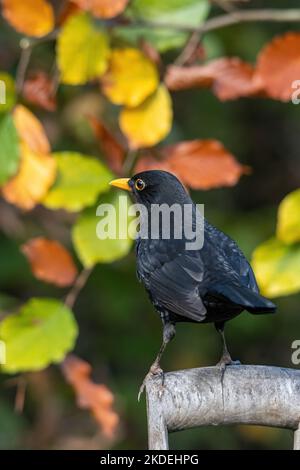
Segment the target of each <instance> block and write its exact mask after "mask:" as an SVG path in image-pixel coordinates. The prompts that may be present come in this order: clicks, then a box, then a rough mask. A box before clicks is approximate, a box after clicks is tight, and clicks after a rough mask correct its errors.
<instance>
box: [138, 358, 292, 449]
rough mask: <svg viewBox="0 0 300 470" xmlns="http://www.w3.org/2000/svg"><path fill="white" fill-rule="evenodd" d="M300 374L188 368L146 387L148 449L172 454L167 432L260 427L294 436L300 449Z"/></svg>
mask: <svg viewBox="0 0 300 470" xmlns="http://www.w3.org/2000/svg"><path fill="white" fill-rule="evenodd" d="M299 390H300V370H295V369H284V368H281V367H269V366H243V365H241V366H229V367H227V368H226V369H225V372H224V375H223V376H222V371H221V370H220V369H219V368H218V367H204V368H200V369H188V370H182V371H178V372H169V373H167V374H165V377H164V385H163V386H162V384H161V379H160V378H159V377H154V378H153V379H151V380H149V381H148V383H147V385H146V393H147V414H148V436H149V449H153V450H164V449H168V432H173V431H178V430H182V429H188V428H193V427H196V426H207V425H220V424H256V425H264V426H276V427H280V428H288V429H292V430H293V431H295V436H294V449H300V428H299V424H300V394H299Z"/></svg>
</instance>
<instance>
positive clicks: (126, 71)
mask: <svg viewBox="0 0 300 470" xmlns="http://www.w3.org/2000/svg"><path fill="white" fill-rule="evenodd" d="M158 83H159V77H158V72H157V70H156V67H155V65H154V64H153V63H152V62H151V61H150V60H149V59H148V58H147V57H146V56H145V55H144V54H143V53H142V52H141V51H139V50H138V49H132V48H128V49H114V50H113V51H112V54H111V57H110V63H109V69H108V71H107V72H106V74H105V75H104V76H103V78H102V90H103V93H104V94H105V95H106V96H107V97H108V98H109V99H110V101H111V102H112V103H114V104H124V105H125V106H128V107H135V106H138V105H140V104H141V103H142V102H143V101H144V100H145V99H146V98H147V97H148V96H149V95H151V94H152V93H153V92H154V91H155V90H156V88H157V87H158Z"/></svg>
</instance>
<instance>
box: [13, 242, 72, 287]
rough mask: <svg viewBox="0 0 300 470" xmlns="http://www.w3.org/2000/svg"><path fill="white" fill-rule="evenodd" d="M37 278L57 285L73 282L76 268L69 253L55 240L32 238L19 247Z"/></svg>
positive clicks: (64, 285) (67, 284) (61, 285)
mask: <svg viewBox="0 0 300 470" xmlns="http://www.w3.org/2000/svg"><path fill="white" fill-rule="evenodd" d="M21 250H22V253H23V254H24V255H25V256H26V258H27V259H28V261H29V263H30V267H31V270H32V272H33V274H34V275H35V277H36V278H37V279H40V280H41V281H45V282H50V283H52V284H55V285H57V286H59V287H66V286H70V285H71V284H73V282H74V280H75V278H76V276H77V268H76V266H75V264H74V261H73V259H72V257H71V255H70V253H69V252H68V251H67V250H66V249H65V248H64V247H63V246H62V245H61V244H60V243H59V242H57V241H55V240H48V239H47V238H42V237H38V238H32V239H31V240H28V241H27V242H26V243H25V244H24V245H22V247H21Z"/></svg>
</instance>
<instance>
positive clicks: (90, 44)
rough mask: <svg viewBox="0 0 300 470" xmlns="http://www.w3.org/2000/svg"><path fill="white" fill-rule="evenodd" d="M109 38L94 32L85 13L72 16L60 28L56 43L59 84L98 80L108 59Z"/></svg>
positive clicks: (90, 21) (91, 23)
mask: <svg viewBox="0 0 300 470" xmlns="http://www.w3.org/2000/svg"><path fill="white" fill-rule="evenodd" d="M109 52H110V49H109V44H108V37H107V35H106V34H105V32H104V31H101V30H99V29H96V28H95V26H94V24H93V21H92V18H91V17H90V16H89V15H88V14H87V13H79V14H77V15H73V16H71V17H70V19H68V20H67V22H66V23H65V24H64V25H63V27H62V29H61V32H60V34H59V36H58V41H57V64H58V68H59V70H60V74H61V76H60V79H61V82H62V83H65V84H69V85H83V84H85V83H86V82H88V81H89V80H93V79H95V78H98V77H101V75H103V73H104V72H105V71H106V69H107V66H108V58H109Z"/></svg>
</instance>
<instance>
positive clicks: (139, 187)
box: [134, 178, 146, 191]
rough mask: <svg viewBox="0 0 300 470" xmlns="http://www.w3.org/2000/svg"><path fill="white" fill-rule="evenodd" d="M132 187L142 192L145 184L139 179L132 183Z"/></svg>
mask: <svg viewBox="0 0 300 470" xmlns="http://www.w3.org/2000/svg"><path fill="white" fill-rule="evenodd" d="M134 186H135V189H137V190H138V191H143V189H145V186H146V184H145V182H144V181H143V180H142V179H140V178H139V179H137V180H136V182H135V183H134Z"/></svg>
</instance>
